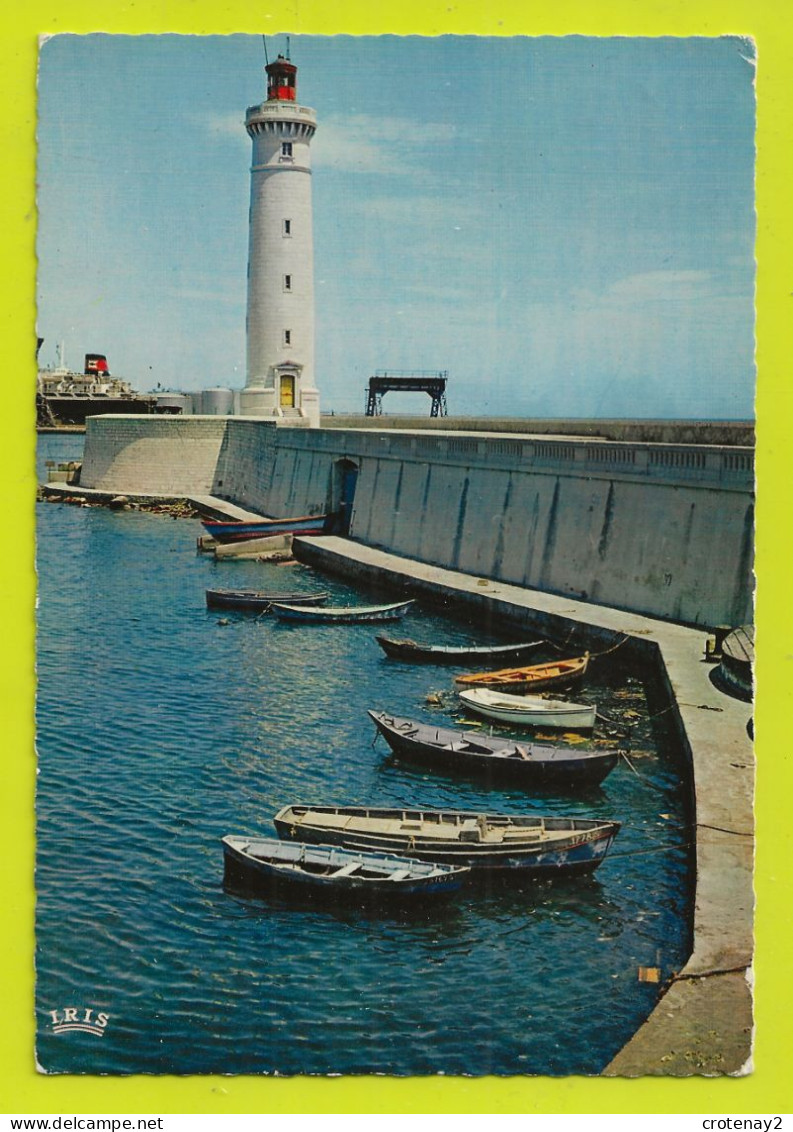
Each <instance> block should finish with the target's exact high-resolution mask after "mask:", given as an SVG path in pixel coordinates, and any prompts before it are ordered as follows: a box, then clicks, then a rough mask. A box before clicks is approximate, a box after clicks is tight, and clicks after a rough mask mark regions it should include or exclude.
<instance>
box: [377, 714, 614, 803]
mask: <svg viewBox="0 0 793 1132" xmlns="http://www.w3.org/2000/svg"><path fill="white" fill-rule="evenodd" d="M369 715H370V717H371V718H372V720H373V721H374V724H375V727H376V728H377V730H378V733H379V734H380V735H382V736H383V737H384V738H385V740H386V742H387V743H388V745H389V747H390V748H391V750H392V751H393V752H394V754H395V755H396V756H397V757H399V758H405V759H410V760H412V761H413V762H420V763H423V764H429V765H431V766H440V767H443V768H444V769H447V770H452V771H462V772H464V773H474V774H485V775H487V776H488V778H490V779H492V780H493V781H496V780H499V781H504V780H509V781H512V782H516V783H524V784H525V785H528V786H530V787H531V788H532V789H535V788H537V787H539V786H553V787H555V788H557V789H559V788H562V787H564V788H568V789H583V788H585V787H589V786H595V785H597V784H598V783H600V782H602V781H603V779H604V778H605V777H606V775H607V774H609V773H610V772H611V771H612V770H613V769H614V767H615V766H616V765H617V760H618V759H619V751H617V750H613V749H612V750H600V749H595V750H581V749H580V748H576V747H562V746H558V747H551V746H540V745H539V744H538V743H527V742H523V743H521V742H517V741H516V740H514V739H505V738H502V737H500V736H496V735H478V734H475V733H473V732H470V731H456V730H453V729H452V728H446V727H435V726H434V725H431V724H427V723H419V722H417V721H416V720H413V719H403V718H401V717H399V716H393V715H388V714H386V712H382V711H370V712H369Z"/></svg>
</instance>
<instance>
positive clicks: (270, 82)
mask: <svg viewBox="0 0 793 1132" xmlns="http://www.w3.org/2000/svg"><path fill="white" fill-rule="evenodd" d="M264 69H265V71H266V72H267V101H268V102H275V101H279V102H284V101H286V102H294V101H295V100H296V98H297V67H296V66H295V65H294V63H290V62H289V60H288V59H286V58H285V57H284V56H283V55H279V56H278V58H277V59H276V61H275V62H274V63H270V64H269V65H268V66H267V67H265V68H264Z"/></svg>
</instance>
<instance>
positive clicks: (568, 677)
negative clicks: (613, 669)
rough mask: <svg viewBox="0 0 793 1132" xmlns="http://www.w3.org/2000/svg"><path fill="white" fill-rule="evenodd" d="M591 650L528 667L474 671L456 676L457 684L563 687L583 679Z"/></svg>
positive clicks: (509, 688)
mask: <svg viewBox="0 0 793 1132" xmlns="http://www.w3.org/2000/svg"><path fill="white" fill-rule="evenodd" d="M588 664H589V653H584V655H583V656H579V657H575V658H574V659H573V660H551V661H548V662H547V663H546V664H532V665H529V666H528V667H526V668H502V669H500V670H499V671H498V672H474V673H471V674H466V675H464V676H455V682H456V683H457V684H469V685H473V686H474V687H483V688H501V689H503V690H505V691H511V692H522V691H525V692H534V691H537V692H538V691H540V689H542V688H561V687H563V686H565V685H566V684H572V683H573V682H574V681H576V680H580V679H581V677H582V676H583V675H584V673H585V672H586V670H587V666H588Z"/></svg>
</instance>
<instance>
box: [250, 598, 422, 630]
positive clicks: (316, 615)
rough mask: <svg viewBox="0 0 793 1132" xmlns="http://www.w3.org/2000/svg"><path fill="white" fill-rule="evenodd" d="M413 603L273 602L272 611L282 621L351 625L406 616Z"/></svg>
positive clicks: (392, 619)
mask: <svg viewBox="0 0 793 1132" xmlns="http://www.w3.org/2000/svg"><path fill="white" fill-rule="evenodd" d="M413 604H414V602H413V601H398V602H392V603H391V604H390V605H345V606H332V605H328V606H324V607H316V608H315V607H313V606H311V607H309V606H307V605H305V604H303V605H284V604H281V603H280V602H273V605H272V611H273V613H274V614H275V615H276V617H278V618H280V619H281V620H282V621H301V622H309V623H311V624H320V623H324V624H334V625H349V624H352V623H354V622H357V621H394V620H396V619H397V618H400V617H404V616H405V614H406V613H407V611H408V610H409V609H410V607H411V605H413Z"/></svg>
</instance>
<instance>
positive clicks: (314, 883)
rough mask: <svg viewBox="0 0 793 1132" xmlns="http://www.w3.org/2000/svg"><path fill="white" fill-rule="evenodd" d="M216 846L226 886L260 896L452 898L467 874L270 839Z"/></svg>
mask: <svg viewBox="0 0 793 1132" xmlns="http://www.w3.org/2000/svg"><path fill="white" fill-rule="evenodd" d="M222 844H223V859H224V876H225V880H226V883H228V884H235V883H237V884H244V885H246V886H249V887H255V888H257V889H261V890H263V891H266V892H278V893H281V892H283V893H286V892H292V893H296V894H300V893H302V894H305V895H307V896H330V897H332V898H333V899H340V898H341V899H350V898H352V899H353V900H360V901H369V900H373V899H385V900H400V899H404V898H410V899H417V898H420V897H433V898H434V897H436V896H442V895H445V894H448V893H452V892H456V891H457V890H458V889H459V888H460V886H461V884H462V882H463V880H464V879H465V878H466V876H467V875H468V873H469V869H468V868H466V867H465V866H459V865H447V864H443V863H436V862H428V861H415V860H412V859H411V858H409V857H398V856H393V855H388V854H384V853H374V852H373V853H370V852H362V851H359V850H353V849H344V848H340V847H338V846H333V845H310V844H305V843H299V842H290V841H283V840H279V839H278V838H275V837H244V836H236V835H234V834H227V835H226V836H225V837H224V838H223V839H222Z"/></svg>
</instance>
